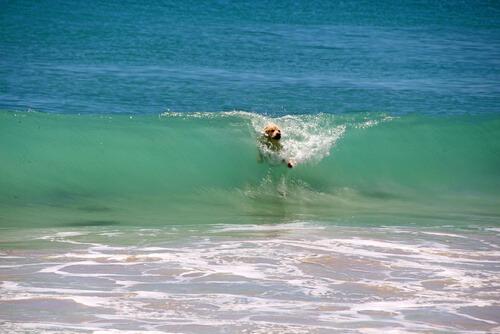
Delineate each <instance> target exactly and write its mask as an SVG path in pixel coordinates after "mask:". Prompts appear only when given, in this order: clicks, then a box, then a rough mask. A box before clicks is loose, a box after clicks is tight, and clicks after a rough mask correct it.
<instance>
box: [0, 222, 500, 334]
mask: <svg viewBox="0 0 500 334" xmlns="http://www.w3.org/2000/svg"><path fill="white" fill-rule="evenodd" d="M8 233H9V239H10V240H14V241H15V240H16V239H17V241H19V240H21V239H22V238H26V233H24V236H21V235H16V232H14V231H12V232H8ZM31 233H32V234H33V235H31V236H30V237H28V239H29V240H31V242H32V244H31V245H32V246H33V245H39V247H38V249H30V250H22V249H19V250H12V251H4V252H2V253H1V258H0V261H1V262H0V268H1V280H2V282H1V285H0V308H1V309H2V315H1V316H0V318H1V320H2V330H1V331H2V332H3V333H22V332H27V331H30V330H31V331H44V332H65V333H127V334H131V333H143V332H144V333H158V332H167V333H174V332H175V333H195V332H218V333H220V332H227V333H235V332H238V333H332V332H339V333H340V332H341V333H376V332H379V331H381V330H384V331H392V332H395V333H396V332H397V333H421V332H433V333H462V332H463V331H464V330H467V331H472V332H484V331H495V330H498V329H499V323H498V318H497V315H498V309H499V306H498V298H499V297H500V296H499V294H498V291H499V288H500V285H499V283H498V282H499V281H500V280H499V278H500V271H499V266H500V262H499V261H498V259H499V256H500V249H499V247H498V236H499V234H498V231H495V230H486V229H468V230H462V231H457V230H449V231H448V230H446V228H444V229H443V228H441V229H438V228H434V229H431V228H429V229H418V230H417V229H413V228H406V227H386V228H385V227H379V228H360V227H345V226H331V225H325V224H315V223H303V222H295V223H289V224H280V225H243V226H237V225H219V226H214V227H211V228H209V229H207V228H205V230H203V231H202V230H200V229H199V227H196V228H195V229H193V230H177V229H176V228H169V229H102V228H87V229H81V230H76V229H72V230H58V231H46V230H39V231H32V232H31ZM4 240H5V239H4ZM472 250H474V251H472Z"/></svg>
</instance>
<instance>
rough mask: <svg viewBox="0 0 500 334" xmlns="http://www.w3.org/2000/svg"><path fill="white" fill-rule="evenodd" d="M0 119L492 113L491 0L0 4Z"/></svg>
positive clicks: (494, 22)
mask: <svg viewBox="0 0 500 334" xmlns="http://www.w3.org/2000/svg"><path fill="white" fill-rule="evenodd" d="M0 7H1V10H0V30H1V33H0V46H1V47H0V109H1V110H28V109H32V110H36V111H43V112H50V113H64V114H66V113H69V114H76V113H85V114H89V113H91V114H110V113H126V114H159V113H161V112H164V111H168V110H170V111H176V112H196V111H204V112H213V111H215V112H218V111H231V110H245V111H249V112H256V113H265V114H267V115H271V116H273V115H274V116H277V115H285V114H303V113H306V114H308V113H318V112H323V113H333V114H338V113H352V112H386V113H390V114H395V115H403V114H431V115H443V114H444V115H455V114H479V113H490V114H491V113H493V114H497V113H498V111H499V91H500V85H499V81H500V79H499V78H500V76H499V73H500V61H499V59H500V52H499V51H500V47H499V46H500V34H499V31H500V29H499V28H500V3H499V2H498V1H438V2H436V1H387V2H381V1H358V2H355V1H287V2H274V1H251V2H244V1H213V2H212V1H195V2H186V1H154V2H153V1H151V2H141V1H92V2H90V3H87V2H81V1H1V2H0Z"/></svg>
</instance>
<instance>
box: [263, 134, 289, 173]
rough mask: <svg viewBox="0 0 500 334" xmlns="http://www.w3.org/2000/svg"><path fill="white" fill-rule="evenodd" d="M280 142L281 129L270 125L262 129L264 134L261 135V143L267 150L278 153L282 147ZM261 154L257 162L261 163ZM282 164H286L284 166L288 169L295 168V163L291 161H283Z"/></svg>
mask: <svg viewBox="0 0 500 334" xmlns="http://www.w3.org/2000/svg"><path fill="white" fill-rule="evenodd" d="M280 140H281V129H280V128H279V127H278V126H277V125H275V124H271V125H268V126H266V127H265V128H264V134H263V135H262V138H261V142H262V143H263V144H264V145H266V147H267V148H268V149H270V150H271V151H274V152H278V151H280V150H281V149H282V148H283V145H282V144H281V142H280ZM262 160H263V157H262V153H260V154H259V161H262ZM283 162H286V165H287V166H288V168H293V167H295V162H294V161H293V160H292V159H290V158H289V159H287V160H286V161H285V160H283Z"/></svg>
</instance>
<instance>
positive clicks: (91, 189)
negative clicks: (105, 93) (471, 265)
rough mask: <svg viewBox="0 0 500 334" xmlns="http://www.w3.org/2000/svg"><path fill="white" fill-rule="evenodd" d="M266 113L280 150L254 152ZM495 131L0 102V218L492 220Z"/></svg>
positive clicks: (416, 121) (499, 152) (473, 125)
mask: <svg viewBox="0 0 500 334" xmlns="http://www.w3.org/2000/svg"><path fill="white" fill-rule="evenodd" d="M270 123H275V124H277V125H279V126H280V127H281V128H282V131H283V134H284V136H283V139H282V142H283V149H282V150H281V151H280V152H278V153H276V152H264V156H265V157H266V159H265V161H263V162H262V163H258V161H257V160H258V159H257V158H258V155H259V154H258V152H259V149H260V150H264V151H265V148H263V147H260V148H259V145H261V144H260V143H259V138H260V136H261V131H262V129H263V128H264V127H265V126H266V125H267V124H270ZM499 130H500V121H499V120H498V118H497V117H494V116H484V115H483V116H478V115H476V116H453V117H431V116H401V117H393V116H388V115H385V114H381V113H367V114H356V115H349V114H344V115H331V114H316V115H295V116H284V117H281V118H268V117H265V116H262V115H257V114H253V113H247V112H238V111H234V112H224V113H193V114H176V113H166V114H162V115H156V116H142V117H130V116H90V115H84V116H81V115H55V114H43V113H35V112H29V113H28V112H1V113H0V148H1V149H0V158H1V161H2V163H1V165H0V168H1V173H0V201H1V203H0V205H1V207H2V209H1V210H0V211H2V213H0V218H1V221H2V223H1V224H2V226H18V225H19V226H26V225H30V226H32V225H33V226H39V225H40V226H50V225H61V224H63V225H75V226H78V225H110V224H128V223H133V224H138V223H139V224H141V225H149V224H153V225H158V224H160V225H162V224H191V223H199V222H236V223H239V222H242V223H244V222H248V221H252V222H255V221H256V220H257V221H258V220H259V219H262V220H265V221H279V222H287V221H296V220H300V219H309V220H326V219H328V220H329V221H331V220H332V219H333V220H337V219H338V220H340V221H347V222H348V221H349V220H350V219H351V217H356V221H358V222H359V221H363V217H367V218H368V217H369V218H370V219H369V221H370V222H372V223H373V222H376V223H383V224H386V223H391V222H396V221H397V219H398V218H397V217H398V216H400V215H401V213H405V214H406V215H408V216H410V217H412V216H414V217H425V216H426V215H427V214H429V213H433V217H434V218H432V219H447V220H450V223H457V224H458V222H459V221H460V219H459V218H457V217H462V216H464V215H465V216H467V217H468V218H467V220H468V221H469V222H470V219H471V216H472V217H474V216H481V221H483V222H491V221H495V222H498V215H499V213H500V212H499V210H498V209H497V206H498V205H497V204H498V199H499V198H500V197H499V195H500V191H499V189H500V175H499V170H500V158H499V157H500V131H499ZM289 157H292V158H294V159H295V161H296V162H297V166H296V168H294V169H288V168H286V166H285V165H283V164H282V163H281V161H282V160H283V159H286V158H289ZM437 213H439V214H437ZM378 216H380V217H381V218H380V219H379V220H377V219H374V217H378ZM435 217H439V218H435ZM367 221H368V219H367ZM427 223H432V222H431V221H429V220H428V221H427Z"/></svg>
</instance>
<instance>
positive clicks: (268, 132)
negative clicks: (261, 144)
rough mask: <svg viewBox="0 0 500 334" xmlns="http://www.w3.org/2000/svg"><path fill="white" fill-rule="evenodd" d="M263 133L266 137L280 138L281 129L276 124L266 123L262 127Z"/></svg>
mask: <svg viewBox="0 0 500 334" xmlns="http://www.w3.org/2000/svg"><path fill="white" fill-rule="evenodd" d="M264 135H265V136H266V137H267V138H268V139H272V140H280V139H281V130H280V128H279V127H278V126H277V125H274V124H272V125H268V126H266V127H265V128H264Z"/></svg>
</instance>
